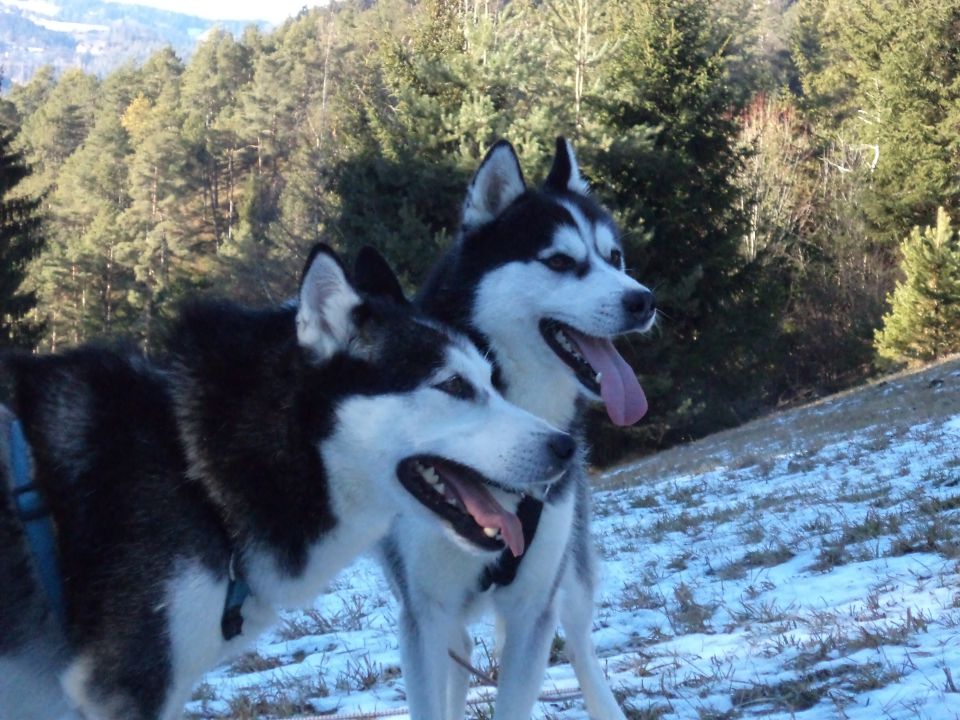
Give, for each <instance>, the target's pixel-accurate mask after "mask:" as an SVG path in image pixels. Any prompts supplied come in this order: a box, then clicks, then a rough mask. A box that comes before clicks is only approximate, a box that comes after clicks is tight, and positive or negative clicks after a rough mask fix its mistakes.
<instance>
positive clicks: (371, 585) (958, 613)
mask: <svg viewBox="0 0 960 720" xmlns="http://www.w3.org/2000/svg"><path fill="white" fill-rule="evenodd" d="M596 484H597V486H598V488H600V489H598V492H597V493H596V496H595V502H596V506H595V510H596V513H595V514H596V521H595V534H596V537H597V542H598V546H599V550H600V553H601V554H602V556H603V558H604V572H603V581H602V587H601V593H600V597H599V605H598V612H597V620H596V627H595V633H594V636H595V640H596V643H597V646H598V647H599V649H600V652H601V654H602V656H603V657H604V658H605V663H606V667H607V672H608V674H609V676H610V678H611V682H612V683H613V685H614V687H615V688H617V691H618V693H619V694H620V695H621V697H623V698H624V701H625V703H626V705H627V708H628V715H629V717H631V718H637V719H644V720H648V719H649V720H652V719H654V718H684V719H694V718H696V719H700V720H702V719H704V718H711V719H713V720H720V719H732V718H746V717H771V718H805V719H810V720H813V719H819V718H851V719H852V718H862V719H863V720H867V719H871V720H872V719H875V718H930V719H933V718H955V717H957V716H958V715H960V689H958V685H957V683H958V682H960V677H955V673H960V630H958V628H960V566H958V559H960V539H958V538H960V534H958V524H960V359H953V360H950V361H947V362H944V363H940V364H938V365H935V366H932V367H929V368H927V369H925V370H923V371H921V372H911V373H904V374H901V375H898V376H893V377H890V378H887V379H885V380H883V381H881V382H877V383H874V384H872V385H870V386H868V387H866V388H863V389H860V390H857V391H854V392H849V393H845V394H842V395H839V396H835V397H832V398H829V399H826V400H823V401H821V402H819V403H816V404H814V405H810V406H807V407H804V408H800V409H797V410H793V411H790V412H786V413H783V414H780V415H776V416H773V417H771V418H768V419H765V420H762V421H757V422H754V423H750V424H749V425H746V426H744V427H742V428H738V429H736V430H731V431H729V432H726V433H722V434H719V435H716V436H713V437H709V438H706V439H704V440H703V441H700V442H697V443H693V444H691V445H688V446H686V447H681V448H675V449H673V450H670V451H669V452H665V453H662V454H660V455H656V456H653V457H651V458H648V459H645V460H642V461H640V462H635V463H631V464H629V465H625V466H621V467H619V468H616V469H613V470H611V471H609V472H606V473H604V474H602V475H598V476H597V478H596ZM395 625H396V606H395V603H394V602H393V600H392V598H391V596H390V593H389V591H388V590H387V588H386V585H385V583H384V581H383V579H382V577H381V576H380V573H379V571H378V570H377V568H376V565H375V564H374V563H373V562H372V561H370V560H369V559H366V558H364V559H361V560H360V561H359V562H357V563H356V564H355V565H354V566H353V567H352V568H351V569H350V570H348V571H347V572H345V573H343V575H342V576H341V578H340V579H339V580H338V582H337V583H336V585H335V587H334V588H333V591H332V592H331V594H329V595H327V596H325V597H322V598H320V599H319V600H318V601H317V603H316V606H315V608H314V609H313V610H311V611H310V612H306V613H293V614H290V615H288V616H286V617H285V619H284V620H283V622H282V623H281V625H280V626H279V627H278V628H277V629H276V630H275V631H273V632H272V633H270V634H268V635H267V636H265V637H264V638H262V639H261V641H260V643H259V644H258V646H257V649H256V651H255V652H252V653H250V654H248V655H246V656H244V657H242V658H240V659H238V660H237V661H235V662H234V663H232V664H230V665H229V666H226V667H223V668H220V669H218V670H217V671H215V672H213V673H210V674H209V675H208V676H207V677H206V679H205V681H204V682H203V683H202V684H201V685H200V686H199V688H198V689H197V692H196V695H195V700H194V702H193V703H192V704H191V706H190V707H189V716H190V717H194V718H200V717H203V718H206V717H221V716H227V715H229V716H230V717H235V718H254V717H261V716H264V715H266V716H282V717H289V716H296V715H303V714H310V713H322V714H324V715H325V716H327V714H329V713H334V712H337V713H343V716H349V717H365V716H367V717H370V716H372V715H370V713H373V712H378V713H383V714H378V717H382V716H386V715H389V716H394V715H395V716H397V717H402V716H403V698H404V694H403V678H402V677H401V676H400V674H399V658H398V652H397V644H396V639H395V635H394V628H395ZM474 633H475V637H476V650H475V653H474V663H475V664H477V665H479V666H480V667H481V668H483V669H484V670H486V671H491V670H493V671H495V664H496V661H495V660H494V659H492V657H491V652H490V648H492V640H491V638H492V628H491V627H490V625H489V624H488V623H483V624H480V625H478V626H476V627H475V629H474ZM555 644H556V649H557V652H556V657H555V658H554V664H553V665H552V667H551V669H550V671H549V677H548V678H547V680H546V681H545V684H544V692H545V693H548V694H550V695H551V696H553V697H560V698H562V699H560V700H552V701H549V702H544V703H542V704H541V705H540V706H539V708H538V710H537V715H536V717H538V718H553V719H555V720H560V719H563V720H585V719H586V714H585V712H584V710H583V705H582V702H581V701H580V699H579V698H578V697H576V696H575V695H574V696H572V697H571V693H572V692H574V691H575V690H576V687H577V686H576V681H575V678H574V677H573V674H572V672H571V669H570V667H569V665H567V664H566V662H565V660H564V659H563V653H562V646H563V642H562V639H561V638H558V639H557V641H556V643H555ZM488 697H489V690H488V689H486V688H484V687H482V686H477V687H476V688H475V689H474V691H473V698H474V699H475V700H476V701H477V702H476V704H475V705H474V707H473V709H472V711H471V712H472V715H471V717H473V718H487V717H489V716H490V705H489V703H488V702H487V701H486V698H488ZM338 716H339V715H338Z"/></svg>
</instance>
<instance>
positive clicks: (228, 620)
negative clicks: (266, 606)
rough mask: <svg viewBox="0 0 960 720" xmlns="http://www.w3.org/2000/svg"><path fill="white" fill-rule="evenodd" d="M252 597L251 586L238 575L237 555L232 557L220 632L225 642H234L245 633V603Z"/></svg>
mask: <svg viewBox="0 0 960 720" xmlns="http://www.w3.org/2000/svg"><path fill="white" fill-rule="evenodd" d="M249 596H250V586H249V585H247V583H246V582H245V581H244V579H243V578H242V577H240V576H239V575H238V574H237V570H236V555H235V554H233V555H230V569H229V583H228V584H227V597H226V599H225V600H224V603H223V615H221V616H220V632H221V633H222V634H223V639H224V640H233V638H235V637H236V636H237V635H240V634H241V633H242V632H243V612H242V611H243V603H244V601H245V600H246V599H247V598H248V597H249Z"/></svg>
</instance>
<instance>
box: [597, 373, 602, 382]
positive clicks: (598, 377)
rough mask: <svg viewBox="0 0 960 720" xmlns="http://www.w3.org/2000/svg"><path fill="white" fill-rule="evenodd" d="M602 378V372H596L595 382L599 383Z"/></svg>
mask: <svg viewBox="0 0 960 720" xmlns="http://www.w3.org/2000/svg"><path fill="white" fill-rule="evenodd" d="M602 379H603V373H597V382H598V383H599V382H600V381H601V380H602Z"/></svg>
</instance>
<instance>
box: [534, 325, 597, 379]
mask: <svg viewBox="0 0 960 720" xmlns="http://www.w3.org/2000/svg"><path fill="white" fill-rule="evenodd" d="M574 333H576V330H574V329H573V328H572V327H570V326H569V325H565V324H564V323H562V322H560V321H559V320H546V319H545V320H541V321H540V334H541V335H543V339H544V340H546V341H547V345H549V346H550V349H551V350H553V352H555V353H556V354H557V357H559V358H560V359H561V360H563V361H564V362H565V363H566V364H567V365H568V366H569V367H570V369H571V370H573V373H574V375H576V376H577V380H579V381H580V384H581V385H583V386H584V387H585V388H586V389H587V390H589V391H590V392H591V393H593V394H594V395H596V396H597V397H600V381H601V380H602V379H603V376H602V374H601V373H600V372H599V371H598V370H595V369H594V368H593V366H592V365H591V364H590V363H589V362H587V359H586V358H585V357H584V356H583V353H582V352H580V348H579V347H578V345H577V343H576V342H574V340H573V337H572V335H573V334H574Z"/></svg>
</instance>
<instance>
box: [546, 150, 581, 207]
mask: <svg viewBox="0 0 960 720" xmlns="http://www.w3.org/2000/svg"><path fill="white" fill-rule="evenodd" d="M543 185H544V187H545V188H547V189H548V190H554V191H556V192H563V191H565V190H569V191H570V192H575V193H579V194H581V195H587V194H588V193H589V192H590V186H589V185H587V181H586V180H584V179H583V178H582V177H580V168H579V166H578V165H577V156H576V155H574V154H573V145H571V144H570V141H569V140H567V139H566V138H563V137H558V138H557V154H556V155H555V156H554V158H553V167H551V168H550V174H549V175H547V180H546V182H544V184H543Z"/></svg>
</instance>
